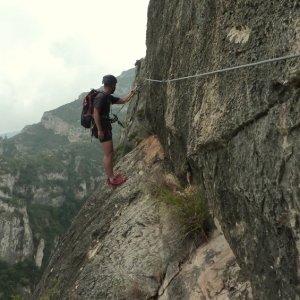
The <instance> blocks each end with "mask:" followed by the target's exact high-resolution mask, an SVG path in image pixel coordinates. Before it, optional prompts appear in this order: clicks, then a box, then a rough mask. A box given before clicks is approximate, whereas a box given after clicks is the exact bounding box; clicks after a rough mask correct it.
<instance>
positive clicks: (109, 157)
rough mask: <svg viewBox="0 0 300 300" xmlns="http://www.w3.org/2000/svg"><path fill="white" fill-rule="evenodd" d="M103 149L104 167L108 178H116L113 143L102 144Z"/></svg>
mask: <svg viewBox="0 0 300 300" xmlns="http://www.w3.org/2000/svg"><path fill="white" fill-rule="evenodd" d="M101 146H102V149H103V151H104V158H103V165H104V169H105V173H106V175H107V177H108V178H113V177H114V171H113V156H114V148H113V142H112V141H107V142H103V143H101Z"/></svg>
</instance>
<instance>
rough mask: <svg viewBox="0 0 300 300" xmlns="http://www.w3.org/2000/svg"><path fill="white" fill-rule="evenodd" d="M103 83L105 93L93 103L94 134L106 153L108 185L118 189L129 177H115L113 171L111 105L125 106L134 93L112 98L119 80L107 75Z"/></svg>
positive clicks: (105, 165)
mask: <svg viewBox="0 0 300 300" xmlns="http://www.w3.org/2000/svg"><path fill="white" fill-rule="evenodd" d="M102 83H103V84H104V89H103V92H102V93H98V95H97V96H96V97H95V98H94V101H93V102H94V103H93V104H94V120H95V126H94V127H93V131H92V134H93V136H94V137H96V138H98V139H99V140H100V143H101V146H102V149H103V151H104V158H103V165H104V169H105V173H106V175H107V179H106V183H107V184H108V185H109V186H111V187H112V188H116V187H117V186H120V185H122V184H123V183H124V182H125V181H126V179H127V177H126V176H121V174H120V173H117V174H115V175H114V171H113V155H114V149H113V142H112V131H111V130H112V127H111V122H110V118H109V112H110V105H111V104H124V103H125V102H127V100H128V99H129V98H130V97H132V93H133V92H134V91H131V92H130V93H129V94H128V95H127V96H125V97H123V98H117V97H114V96H112V94H113V93H114V92H115V90H116V84H117V78H116V77H115V76H113V75H105V76H104V77H103V80H102Z"/></svg>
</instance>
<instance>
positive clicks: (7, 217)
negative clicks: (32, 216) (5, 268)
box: [0, 200, 34, 265]
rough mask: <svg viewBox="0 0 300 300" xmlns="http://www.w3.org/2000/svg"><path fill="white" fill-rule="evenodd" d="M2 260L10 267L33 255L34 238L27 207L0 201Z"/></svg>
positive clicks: (0, 251) (0, 252)
mask: <svg viewBox="0 0 300 300" xmlns="http://www.w3.org/2000/svg"><path fill="white" fill-rule="evenodd" d="M0 246H1V247H0V260H1V261H5V262H7V263H8V264H9V265H12V264H14V263H17V262H19V261H22V260H24V259H25V258H27V257H29V256H31V255H32V254H33V250H34V249H33V236H32V230H31V228H30V225H29V219H28V215H27V211H26V208H25V207H14V206H12V205H10V204H8V203H5V202H3V201H1V200H0Z"/></svg>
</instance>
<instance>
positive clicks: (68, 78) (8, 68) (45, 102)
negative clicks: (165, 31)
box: [0, 0, 149, 133]
mask: <svg viewBox="0 0 300 300" xmlns="http://www.w3.org/2000/svg"><path fill="white" fill-rule="evenodd" d="M148 3H149V0H127V1H124V0H110V1H103V0H100V1H99V0H98V1H96V0H85V1H76V2H75V1H69V0H60V1H58V0H52V1H37V0H27V1H23V0H0V47H1V51H0V110H1V118H0V133H3V132H9V131H15V130H21V129H22V128H23V127H24V126H25V125H28V124H33V123H37V122H39V121H40V119H41V117H42V114H43V112H44V111H47V110H51V109H54V108H56V107H58V106H60V105H63V104H65V103H68V102H71V101H73V100H74V99H75V98H77V97H78V95H79V94H80V93H81V92H84V91H88V90H89V89H90V88H92V87H99V86H100V85H101V79H102V76H103V75H105V74H107V73H112V74H115V75H119V74H120V73H121V72H122V71H124V70H127V69H129V68H132V67H134V63H135V61H136V60H137V59H140V58H141V57H143V56H145V53H146V47H145V40H146V22H147V6H148Z"/></svg>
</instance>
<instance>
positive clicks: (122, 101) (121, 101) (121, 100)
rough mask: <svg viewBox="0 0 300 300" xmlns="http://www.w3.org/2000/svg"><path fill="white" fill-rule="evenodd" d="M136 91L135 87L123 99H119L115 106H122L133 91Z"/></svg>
mask: <svg viewBox="0 0 300 300" xmlns="http://www.w3.org/2000/svg"><path fill="white" fill-rule="evenodd" d="M136 90H137V87H135V88H134V89H133V90H132V91H131V92H130V93H129V94H128V95H126V96H125V97H123V98H120V99H119V100H118V101H117V102H116V103H117V104H124V103H126V102H127V101H128V99H129V98H130V97H131V96H132V95H133V94H134V93H135V91H136Z"/></svg>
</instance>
